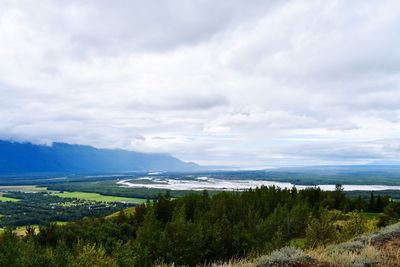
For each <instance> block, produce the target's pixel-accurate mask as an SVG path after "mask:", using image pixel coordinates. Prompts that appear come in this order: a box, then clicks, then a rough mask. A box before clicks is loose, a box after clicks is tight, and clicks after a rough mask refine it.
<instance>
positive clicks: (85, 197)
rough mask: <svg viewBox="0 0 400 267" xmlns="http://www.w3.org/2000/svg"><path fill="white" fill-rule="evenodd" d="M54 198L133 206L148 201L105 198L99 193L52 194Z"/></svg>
mask: <svg viewBox="0 0 400 267" xmlns="http://www.w3.org/2000/svg"><path fill="white" fill-rule="evenodd" d="M52 195H53V196H58V197H62V198H77V199H81V200H90V201H98V202H126V203H132V204H141V203H145V202H146V199H142V198H130V197H116V196H105V195H100V194H98V193H87V192H62V193H61V192H58V193H52Z"/></svg>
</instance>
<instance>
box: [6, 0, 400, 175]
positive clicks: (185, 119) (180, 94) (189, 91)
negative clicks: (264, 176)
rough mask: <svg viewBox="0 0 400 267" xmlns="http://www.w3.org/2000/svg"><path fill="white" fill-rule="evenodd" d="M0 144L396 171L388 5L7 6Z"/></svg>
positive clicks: (397, 63)
mask: <svg viewBox="0 0 400 267" xmlns="http://www.w3.org/2000/svg"><path fill="white" fill-rule="evenodd" d="M0 62H1V64H0V139H4V140H13V141H21V142H22V141H24V142H25V141H28V142H33V143H37V144H51V143H52V142H66V143H73V144H86V145H92V146H95V147H99V148H122V149H128V150H134V151H141V152H162V153H170V154H172V155H174V156H176V157H178V158H180V159H182V160H185V161H193V162H196V163H199V164H203V165H219V166H236V167H242V168H263V167H272V166H292V165H319V164H368V163H398V161H399V159H400V1H385V0H382V1H368V0H359V1H357V0H356V1H322V0H321V1H312V0H306V1H301V0H299V1H266V0H260V1H258V0H250V1H244V0H242V1H235V0H225V1H212V0H201V1H200V0H193V1H186V0H170V1H153V0H148V1H134V0H133V1H123V0H117V1H107V0H96V1H95V0H87V1H80V0H79V1H77V0H76V1H75V0H71V1H57V0H52V1H46V0H39V1H24V0H20V1H8V0H3V1H2V2H1V9H0Z"/></svg>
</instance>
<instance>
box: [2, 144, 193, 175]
mask: <svg viewBox="0 0 400 267" xmlns="http://www.w3.org/2000/svg"><path fill="white" fill-rule="evenodd" d="M200 169H201V167H200V166H198V165H197V164H194V163H187V162H183V161H181V160H179V159H177V158H175V157H173V156H171V155H169V154H161V153H160V154H158V153H140V152H135V151H128V150H122V149H102V148H95V147H92V146H88V145H78V144H67V143H59V142H56V143H53V144H52V145H50V146H48V145H35V144H32V143H28V142H26V143H20V142H14V141H4V140H0V173H22V172H25V173H27V172H30V173H32V172H125V171H126V172H128V171H195V170H200Z"/></svg>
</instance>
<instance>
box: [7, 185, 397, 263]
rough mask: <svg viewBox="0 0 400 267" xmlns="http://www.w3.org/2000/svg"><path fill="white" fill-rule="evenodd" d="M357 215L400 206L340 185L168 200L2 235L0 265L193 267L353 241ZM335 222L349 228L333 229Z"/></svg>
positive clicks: (358, 229)
mask: <svg viewBox="0 0 400 267" xmlns="http://www.w3.org/2000/svg"><path fill="white" fill-rule="evenodd" d="M380 203H382V205H381V204H380ZM378 207H379V209H380V210H378ZM336 210H337V211H336ZM340 211H341V212H340ZM356 211H374V212H376V211H377V212H380V211H384V213H385V216H387V220H386V219H385V220H384V221H382V224H385V223H389V222H391V220H396V219H398V216H399V215H400V205H398V204H397V203H396V202H392V201H391V200H390V198H389V197H379V198H378V197H374V196H373V195H371V198H370V199H369V200H364V199H363V198H348V197H346V196H345V194H344V193H343V190H342V187H341V186H337V188H336V190H335V191H333V192H326V191H322V190H320V189H319V188H308V189H305V190H300V191H298V190H297V189H296V188H293V189H291V190H288V189H279V188H276V187H261V188H257V189H254V190H248V191H245V192H241V193H238V192H222V193H218V194H215V195H212V196H209V194H208V193H207V192H203V194H189V195H186V196H183V197H181V198H177V199H171V197H170V196H169V195H168V194H166V195H160V196H159V197H158V199H157V200H156V201H154V202H153V203H150V202H148V203H147V204H143V205H140V206H137V207H136V209H135V213H134V214H126V213H125V212H123V211H121V212H120V213H119V215H118V216H116V217H114V218H112V219H105V218H91V219H83V220H80V221H76V222H73V223H68V224H67V225H65V226H56V225H48V226H45V227H41V228H40V231H39V233H35V231H34V230H33V229H29V228H28V230H27V234H26V236H25V237H23V238H19V237H16V236H15V234H13V233H12V231H11V230H7V231H5V233H3V234H2V236H1V237H0V266H151V265H153V264H154V263H175V265H178V266H180V265H189V266H195V265H198V264H207V263H211V262H215V261H221V260H227V259H231V258H238V257H243V256H249V255H257V254H260V253H268V252H270V251H272V250H274V249H277V248H279V247H282V246H285V245H287V244H289V243H290V242H291V241H292V240H293V239H296V238H305V240H306V245H307V246H310V247H313V246H318V245H324V244H326V243H329V242H338V241H342V240H344V239H348V238H351V237H352V236H354V235H356V234H359V233H362V232H363V231H364V230H365V229H366V224H365V222H366V220H365V218H364V217H363V216H362V214H361V213H357V212H356ZM348 212H352V213H350V215H346V214H347V213H348ZM396 216H397V217H396ZM337 219H341V220H343V219H344V220H347V223H345V224H344V225H343V226H340V225H337V224H335V220H337Z"/></svg>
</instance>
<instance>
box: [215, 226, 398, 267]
mask: <svg viewBox="0 0 400 267" xmlns="http://www.w3.org/2000/svg"><path fill="white" fill-rule="evenodd" d="M212 266H213V267H255V266H271V267H273V266H276V267H278V266H302V267H306V266H310V267H311V266H320V267H336V266H337V267H339V266H400V223H396V224H393V225H390V226H388V227H385V228H383V229H380V230H378V231H376V232H373V233H369V234H364V235H362V236H359V237H356V238H354V239H352V240H350V241H348V242H344V243H340V244H337V245H330V246H327V247H324V248H318V249H313V250H304V251H303V250H301V249H298V248H294V247H285V248H282V249H280V250H277V251H274V252H272V253H271V254H269V255H267V256H262V257H260V258H257V259H253V260H245V259H243V260H232V261H230V262H226V263H223V264H214V265H212Z"/></svg>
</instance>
